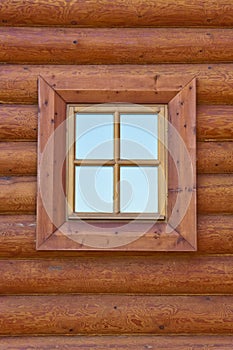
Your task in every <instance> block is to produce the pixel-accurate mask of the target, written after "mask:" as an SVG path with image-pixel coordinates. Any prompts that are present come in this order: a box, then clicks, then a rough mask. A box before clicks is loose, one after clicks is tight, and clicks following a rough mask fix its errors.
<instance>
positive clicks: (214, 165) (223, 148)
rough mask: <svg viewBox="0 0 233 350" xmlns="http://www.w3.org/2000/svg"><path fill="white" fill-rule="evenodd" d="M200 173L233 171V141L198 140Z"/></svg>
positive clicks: (198, 167)
mask: <svg viewBox="0 0 233 350" xmlns="http://www.w3.org/2000/svg"><path fill="white" fill-rule="evenodd" d="M197 171H198V173H199V174H204V173H205V174H208V173H209V174H214V173H216V174H217V173H233V142H221V143H220V142H198V144H197Z"/></svg>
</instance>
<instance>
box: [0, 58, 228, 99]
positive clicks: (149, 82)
mask: <svg viewBox="0 0 233 350" xmlns="http://www.w3.org/2000/svg"><path fill="white" fill-rule="evenodd" d="M174 74H176V75H177V74H179V75H180V76H181V79H182V78H183V77H187V78H190V79H192V78H193V77H197V100H198V103H199V104H230V105H232V104H233V89H232V83H231V82H232V80H233V64H212V65H208V64H195V65H189V64H186V65H185V64H179V65H176V64H173V65H169V64H163V65H145V66H140V65H106V66H105V65H97V66H87V65H81V66H78V65H75V66H64V65H63V66H61V65H60V66H21V65H0V103H19V104H36V103H37V95H38V89H37V79H38V76H39V75H41V76H43V77H45V78H46V80H47V81H48V83H49V84H51V85H52V86H56V88H59V82H58V80H60V81H62V82H63V83H64V82H65V85H66V87H67V88H68V89H72V88H73V87H74V84H75V85H76V86H77V84H78V85H79V86H80V89H82V88H83V86H86V90H88V89H90V90H93V89H96V90H98V89H104V90H108V89H111V88H112V89H118V84H117V83H116V82H121V83H120V84H119V89H118V90H117V91H118V92H119V98H122V100H121V102H124V101H123V100H124V98H123V96H124V91H125V90H132V94H133V93H134V89H135V86H138V87H139V91H141V90H140V89H144V88H145V87H147V90H150V89H151V90H152V91H155V92H156V84H155V79H154V78H155V76H156V77H157V78H158V79H157V81H159V76H163V77H164V79H165V78H166V81H167V84H169V81H171V79H172V78H173V77H174ZM56 78H59V79H56ZM164 79H163V80H164ZM163 89H164V91H166V90H167V89H168V90H169V85H167V86H163ZM65 91H66V90H65ZM65 91H63V92H64V93H65ZM164 94H165V95H164V96H165V97H164V98H166V93H164ZM76 95H77V94H74V97H75V100H76V102H77V96H76ZM86 96H87V98H88V99H91V92H90V93H88V91H87V92H86ZM132 96H133V95H132ZM169 96H170V95H169ZM69 102H73V101H69ZM87 102H88V101H87ZM155 102H156V94H155ZM157 102H160V103H163V102H164V101H161V100H160V101H157Z"/></svg>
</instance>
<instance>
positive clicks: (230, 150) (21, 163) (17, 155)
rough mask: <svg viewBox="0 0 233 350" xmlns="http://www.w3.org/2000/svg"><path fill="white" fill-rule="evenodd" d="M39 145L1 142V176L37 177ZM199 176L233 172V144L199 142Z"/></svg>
mask: <svg viewBox="0 0 233 350" xmlns="http://www.w3.org/2000/svg"><path fill="white" fill-rule="evenodd" d="M36 160H37V144H36V143H35V142H1V143H0V175H1V176H13V175H14V176H22V175H25V176H26V175H36V172H37V163H36ZM197 160H198V162H197V171H198V173H199V174H204V173H206V174H218V173H223V174H224V173H232V172H233V142H198V144H197Z"/></svg>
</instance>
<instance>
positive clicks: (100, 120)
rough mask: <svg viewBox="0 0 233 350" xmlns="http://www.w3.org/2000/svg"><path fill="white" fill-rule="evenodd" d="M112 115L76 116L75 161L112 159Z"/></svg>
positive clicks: (79, 114) (91, 114)
mask: <svg viewBox="0 0 233 350" xmlns="http://www.w3.org/2000/svg"><path fill="white" fill-rule="evenodd" d="M113 120H114V117H113V115H112V114H97V113H77V114H76V151H75V153H76V154H75V158H76V159H113V144H114V143H113Z"/></svg>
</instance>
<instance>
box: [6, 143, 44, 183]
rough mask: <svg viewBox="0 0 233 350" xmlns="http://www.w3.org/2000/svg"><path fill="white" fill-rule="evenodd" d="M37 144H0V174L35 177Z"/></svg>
mask: <svg viewBox="0 0 233 350" xmlns="http://www.w3.org/2000/svg"><path fill="white" fill-rule="evenodd" d="M36 172H37V144H36V143H34V142H0V174H1V175H2V176H9V175H36Z"/></svg>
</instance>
